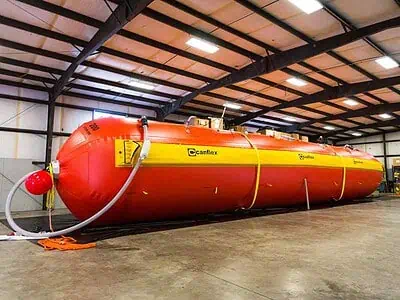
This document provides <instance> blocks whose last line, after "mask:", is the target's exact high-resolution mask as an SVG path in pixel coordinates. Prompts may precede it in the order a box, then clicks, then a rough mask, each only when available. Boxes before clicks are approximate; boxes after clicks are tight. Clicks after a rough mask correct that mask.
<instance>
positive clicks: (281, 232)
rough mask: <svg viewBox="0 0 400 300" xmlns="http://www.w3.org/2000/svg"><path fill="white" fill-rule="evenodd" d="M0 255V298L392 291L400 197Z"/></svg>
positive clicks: (399, 243) (399, 244)
mask: <svg viewBox="0 0 400 300" xmlns="http://www.w3.org/2000/svg"><path fill="white" fill-rule="evenodd" d="M8 232H9V230H8V229H7V228H6V227H4V226H3V225H1V227H0V234H4V233H8ZM0 253H1V256H0V265H1V269H0V282H1V285H2V287H1V289H0V299H52V300H53V299H141V300H144V299H207V300H208V299H400V284H399V282H400V200H390V201H377V202H373V203H363V204H357V205H348V206H341V207H335V208H329V209H323V210H314V211H310V212H296V213H290V214H281V215H273V216H265V217H258V218H252V219H245V220H237V221H232V222H226V223H218V224H210V225H203V226H197V227H191V228H181V229H175V230H169V231H162V232H154V233H147V234H142V235H134V236H125V237H120V238H115V239H110V240H105V241H102V242H99V243H98V247H97V248H94V249H90V250H83V251H71V252H56V251H51V252H50V251H49V252H45V251H44V250H42V249H41V248H39V247H38V246H37V245H34V244H32V243H30V242H26V241H22V242H0Z"/></svg>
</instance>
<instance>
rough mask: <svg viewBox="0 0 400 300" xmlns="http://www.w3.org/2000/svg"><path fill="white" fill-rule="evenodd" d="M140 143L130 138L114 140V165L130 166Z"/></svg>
mask: <svg viewBox="0 0 400 300" xmlns="http://www.w3.org/2000/svg"><path fill="white" fill-rule="evenodd" d="M139 148H140V145H139V144H138V143H136V142H135V141H132V140H122V139H116V140H115V166H116V167H132V164H133V163H134V162H135V154H136V153H137V152H138V150H139Z"/></svg>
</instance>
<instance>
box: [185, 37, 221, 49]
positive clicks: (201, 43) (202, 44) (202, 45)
mask: <svg viewBox="0 0 400 300" xmlns="http://www.w3.org/2000/svg"><path fill="white" fill-rule="evenodd" d="M186 44H187V45H189V46H191V47H194V48H197V49H199V50H201V51H204V52H207V53H215V52H217V51H218V50H219V48H218V47H217V46H215V45H214V44H211V43H209V42H207V41H205V40H201V39H198V38H195V37H192V38H191V39H190V40H188V41H187V42H186Z"/></svg>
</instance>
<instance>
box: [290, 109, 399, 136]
mask: <svg viewBox="0 0 400 300" xmlns="http://www.w3.org/2000/svg"><path fill="white" fill-rule="evenodd" d="M395 111H400V103H386V104H378V105H375V106H370V107H365V108H361V109H357V110H352V111H349V112H345V113H342V114H337V115H333V116H330V117H325V118H321V119H319V120H320V122H326V121H333V120H338V119H339V120H346V119H349V118H357V117H365V116H368V115H369V116H371V115H379V114H383V113H391V112H395ZM371 118H372V119H373V120H374V121H380V120H379V119H377V118H374V117H371ZM312 123H313V121H308V122H304V123H298V124H294V125H291V126H288V127H286V128H285V130H284V131H287V132H291V131H296V130H301V129H302V128H303V127H306V126H308V125H310V124H312Z"/></svg>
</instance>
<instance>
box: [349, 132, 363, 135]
mask: <svg viewBox="0 0 400 300" xmlns="http://www.w3.org/2000/svg"><path fill="white" fill-rule="evenodd" d="M351 135H354V136H362V133H359V132H353V133H352V134H351Z"/></svg>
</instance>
